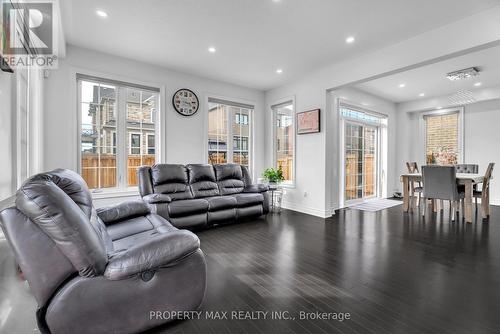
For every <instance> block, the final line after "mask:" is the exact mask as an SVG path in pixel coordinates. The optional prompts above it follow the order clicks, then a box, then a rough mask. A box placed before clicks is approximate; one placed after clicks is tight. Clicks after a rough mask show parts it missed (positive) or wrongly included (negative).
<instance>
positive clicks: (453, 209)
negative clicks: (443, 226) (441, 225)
mask: <svg viewBox="0 0 500 334" xmlns="http://www.w3.org/2000/svg"><path fill="white" fill-rule="evenodd" d="M450 206H451V208H450V211H451V213H450V216H451V221H452V222H454V221H455V217H456V216H457V211H456V210H457V202H456V201H450Z"/></svg>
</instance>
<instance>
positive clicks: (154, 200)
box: [142, 194, 172, 204]
mask: <svg viewBox="0 0 500 334" xmlns="http://www.w3.org/2000/svg"><path fill="white" fill-rule="evenodd" d="M142 199H143V200H144V202H146V203H148V204H159V203H170V202H172V198H171V197H170V196H168V195H165V194H149V195H146V196H144V197H143V198H142Z"/></svg>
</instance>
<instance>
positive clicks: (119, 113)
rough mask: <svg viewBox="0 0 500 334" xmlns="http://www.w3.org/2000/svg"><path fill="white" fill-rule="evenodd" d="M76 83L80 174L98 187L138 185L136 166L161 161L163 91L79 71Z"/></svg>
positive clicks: (123, 187)
mask: <svg viewBox="0 0 500 334" xmlns="http://www.w3.org/2000/svg"><path fill="white" fill-rule="evenodd" d="M77 87H78V92H77V94H78V115H79V117H78V120H79V125H78V126H79V128H80V140H79V150H78V151H79V161H80V164H79V166H80V168H79V171H80V173H81V175H82V176H83V178H84V180H85V181H86V182H87V184H88V186H89V188H91V189H94V190H100V189H105V188H106V189H107V188H114V189H125V188H128V187H133V186H136V185H137V184H138V180H137V175H136V170H137V168H138V167H139V166H142V165H152V164H154V163H155V161H157V156H156V153H157V152H158V150H156V142H155V138H156V137H155V136H154V135H155V133H156V128H157V125H158V114H157V112H156V110H157V108H158V105H159V95H160V94H159V91H160V90H159V89H158V88H154V87H146V86H141V85H135V84H131V83H124V82H121V81H114V80H108V79H102V78H96V77H90V76H86V75H81V74H78V75H77ZM151 138H152V140H153V141H151ZM153 143H154V144H153ZM152 144H153V145H152Z"/></svg>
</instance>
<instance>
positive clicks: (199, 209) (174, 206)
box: [168, 199, 208, 217]
mask: <svg viewBox="0 0 500 334" xmlns="http://www.w3.org/2000/svg"><path fill="white" fill-rule="evenodd" d="M207 211H208V202H207V201H206V200H204V199H188V200H180V201H174V202H172V203H170V204H169V205H168V214H169V216H170V217H182V216H188V215H194V214H197V213H204V212H207Z"/></svg>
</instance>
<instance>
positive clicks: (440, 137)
mask: <svg viewBox="0 0 500 334" xmlns="http://www.w3.org/2000/svg"><path fill="white" fill-rule="evenodd" d="M463 113H464V109H463V107H458V108H449V109H440V110H434V111H427V112H423V113H422V118H421V129H422V130H421V131H422V135H423V136H422V137H423V146H424V154H425V160H424V161H425V163H426V164H429V165H455V164H457V163H462V162H463V161H464V154H463V152H464V149H463V145H464V139H463V136H464V129H463V128H464V122H463V119H464V118H463Z"/></svg>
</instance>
